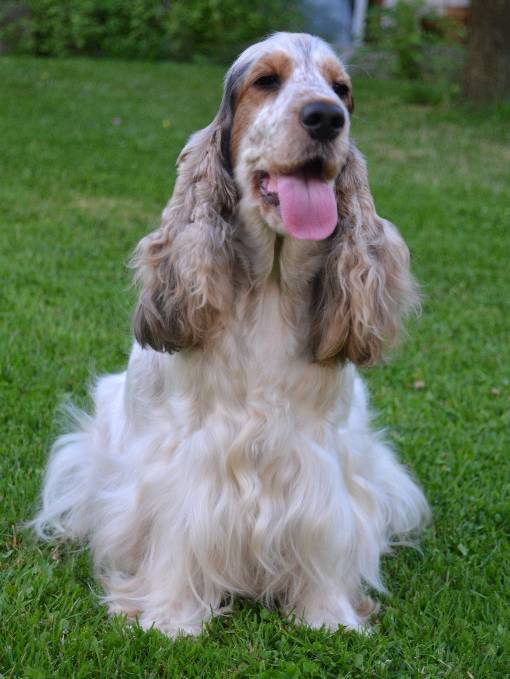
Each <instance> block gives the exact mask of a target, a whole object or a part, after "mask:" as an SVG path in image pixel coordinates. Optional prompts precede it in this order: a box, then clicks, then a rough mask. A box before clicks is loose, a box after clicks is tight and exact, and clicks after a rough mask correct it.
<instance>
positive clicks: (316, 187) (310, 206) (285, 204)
mask: <svg viewBox="0 0 510 679" xmlns="http://www.w3.org/2000/svg"><path fill="white" fill-rule="evenodd" d="M255 181H256V186H257V190H258V192H259V194H260V196H261V198H262V202H263V204H264V205H266V206H270V207H272V208H275V209H276V210H277V211H278V214H279V217H280V218H281V221H282V223H283V227H284V229H285V231H286V232H287V233H288V234H290V235H291V236H293V237H294V238H297V239H299V240H323V239H324V238H327V237H328V236H330V235H331V234H332V233H333V231H334V230H335V227H336V224H337V221H338V211H337V205H336V196H335V190H334V181H333V179H332V178H331V168H329V167H328V166H326V164H325V163H324V161H323V160H322V159H320V158H317V159H314V160H312V161H309V162H307V163H304V164H303V165H300V166H298V167H296V168H294V169H291V170H289V169H287V168H286V169H285V170H284V171H275V172H266V171H259V172H257V173H256V176H255Z"/></svg>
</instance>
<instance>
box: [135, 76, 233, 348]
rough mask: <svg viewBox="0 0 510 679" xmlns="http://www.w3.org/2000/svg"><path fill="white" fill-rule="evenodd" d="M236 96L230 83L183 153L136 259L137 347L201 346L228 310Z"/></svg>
mask: <svg viewBox="0 0 510 679" xmlns="http://www.w3.org/2000/svg"><path fill="white" fill-rule="evenodd" d="M232 107H233V94H232V87H230V88H229V86H228V82H227V85H226V88H225V94H224V98H223V102H222V105H221V107H220V110H219V112H218V114H217V115H216V118H215V119H214V120H213V122H212V123H211V124H210V125H209V126H208V127H206V128H205V129H203V130H201V131H199V132H197V133H196V134H194V135H193V136H192V137H191V138H190V140H189V142H188V144H187V145H186V146H185V148H184V149H183V151H182V152H181V154H180V156H179V158H178V160H177V165H178V176H177V181H176V185H175V189H174V193H173V196H172V198H171V200H170V202H169V203H168V205H167V207H166V208H165V210H164V212H163V216H162V223H161V227H160V228H159V229H158V230H157V231H155V232H154V233H152V234H150V235H149V236H147V237H146V238H144V239H143V240H142V241H141V242H140V243H139V245H138V247H137V249H136V251H135V255H134V265H135V267H136V269H137V272H136V277H135V278H136V280H137V282H138V283H139V284H140V286H141V290H140V297H139V301H138V305H137V308H136V310H135V314H134V319H133V330H134V334H135V337H136V339H137V340H138V342H139V343H140V344H141V345H142V346H147V345H148V346H151V347H152V348H153V349H156V350H157V351H168V352H174V351H179V350H181V349H186V348H190V347H198V346H201V345H203V343H204V341H205V340H206V339H207V338H208V337H210V336H211V335H212V334H213V333H214V332H215V331H217V330H218V329H219V328H220V327H221V325H222V320H224V317H225V315H226V314H227V313H228V310H229V309H230V308H231V304H232V298H233V284H232V277H233V273H234V266H235V253H234V246H233V233H232V231H233V227H232V224H231V215H232V213H233V210H234V207H235V204H236V202H237V193H236V188H235V185H234V182H233V179H232V176H231V174H230V160H229V155H228V154H229V134H230V128H231V124H232V115H233V113H232Z"/></svg>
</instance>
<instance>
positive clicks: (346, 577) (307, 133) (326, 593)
mask: <svg viewBox="0 0 510 679" xmlns="http://www.w3.org/2000/svg"><path fill="white" fill-rule="evenodd" d="M352 111H353V97H352V85H351V81H350V79H349V76H348V75H347V73H346V71H345V69H344V67H343V65H342V63H341V62H340V61H339V60H338V58H337V57H336V56H335V53H334V52H333V51H332V49H331V48H330V47H329V46H328V45H327V44H326V43H324V42H323V41H322V40H321V39H319V38H316V37H312V36H310V35H306V34H293V33H277V34H275V35H272V36H271V37H269V38H267V39H265V40H263V41H262V42H260V43H258V44H255V45H252V46H251V47H249V48H248V49H246V50H245V51H244V52H243V53H242V54H241V56H240V57H239V58H238V59H237V60H236V61H235V63H234V64H233V66H232V67H231V68H230V70H229V71H228V73H227V75H226V78H225V83H224V93H223V100H222V102H221V105H220V108H219V111H218V113H217V115H216V117H215V118H214V120H213V121H212V123H211V124H210V125H209V126H208V127H206V128H205V129H203V130H201V131H199V132H197V133H196V134H194V135H193V136H192V137H191V138H190V140H189V142H188V143H187V145H186V146H185V148H184V149H183V151H182V152H181V154H180V156H179V158H178V161H177V163H178V177H177V181H176V185H175V189H174V192H173V196H172V198H171V200H170V201H169V203H168V205H167V207H166V208H165V210H164V211H163V215H162V223H161V227H160V228H159V229H158V230H156V231H155V232H153V233H151V234H150V235H148V236H146V237H145V238H144V239H143V240H142V241H141V242H140V244H139V245H138V247H137V249H136V251H135V256H134V262H135V266H136V279H137V281H138V284H139V286H140V295H139V301H138V304H137V307H136V311H135V314H134V321H133V328H134V337H135V342H134V344H133V348H132V352H131V355H130V358H129V363H128V367H127V371H126V372H123V373H120V374H116V375H110V376H106V377H102V378H100V379H99V381H98V382H97V386H96V387H95V391H94V394H93V398H94V403H95V411H94V414H93V415H91V416H88V415H85V414H79V415H78V416H77V420H78V424H77V426H76V427H75V429H76V431H75V432H74V433H69V434H65V435H63V436H61V437H60V438H59V439H58V440H57V442H56V443H55V445H54V448H53V451H52V454H51V457H50V460H49V464H48V468H47V471H46V476H45V481H44V487H43V493H42V506H41V509H40V511H39V513H38V515H37V516H36V518H35V519H34V521H33V525H34V528H35V530H36V531H37V533H38V534H39V535H40V536H42V537H44V538H47V539H69V540H76V541H80V542H82V543H86V544H87V545H88V546H89V548H90V550H91V552H92V555H93V560H94V564H95V570H96V573H97V576H98V578H99V579H100V581H101V583H102V586H103V588H104V591H105V596H104V599H105V601H106V602H107V604H108V606H109V610H110V612H112V613H119V614H123V615H125V616H127V617H128V618H136V619H138V621H139V623H140V624H141V625H142V627H144V628H150V627H152V626H154V627H156V628H157V629H159V630H161V631H162V632H163V633H164V634H167V635H169V636H171V637H173V636H176V635H178V634H199V633H200V632H201V631H202V629H203V624H204V623H205V622H206V621H208V620H209V619H210V618H211V617H212V616H215V615H219V614H222V613H225V612H228V611H229V610H231V606H232V602H233V599H234V597H243V598H249V599H252V600H256V601H261V602H263V603H264V604H265V605H267V606H275V605H277V606H279V607H280V608H281V610H282V611H283V612H284V613H285V614H289V615H292V616H295V619H296V620H297V621H298V622H300V623H303V624H306V625H309V626H311V627H316V628H320V627H326V628H327V629H331V630H336V629H337V628H338V627H340V626H343V627H344V628H347V629H349V630H362V629H364V627H365V626H366V625H367V619H368V617H369V615H370V613H371V611H372V610H373V607H374V604H373V603H372V602H371V600H370V599H369V597H368V596H367V590H368V588H372V589H375V590H384V585H383V582H382V580H381V575H380V559H381V556H382V555H383V554H385V553H387V552H388V551H389V550H390V549H391V546H392V544H395V543H396V542H397V541H399V542H401V541H402V540H406V539H407V540H409V539H410V537H411V536H412V535H413V534H415V533H416V532H417V531H418V530H419V529H420V528H421V527H422V525H423V523H424V521H426V519H427V516H428V508H427V503H426V500H425V498H424V495H423V493H422V491H421V490H420V488H419V487H418V485H417V484H416V482H415V481H413V479H412V478H411V476H410V474H409V473H408V472H407V471H406V469H405V468H404V467H403V466H402V465H401V464H400V463H399V462H398V461H397V459H396V457H395V455H394V453H393V452H392V450H391V449H390V447H389V446H388V445H387V444H386V443H385V442H384V441H383V440H382V438H381V436H380V435H379V434H378V433H377V432H375V431H373V430H372V428H371V424H370V413H369V409H368V401H367V393H366V389H365V386H364V384H363V382H362V379H361V378H360V376H359V374H358V371H357V367H358V366H370V365H373V364H374V363H376V362H377V361H379V360H380V359H381V357H383V356H384V354H385V351H386V350H388V349H389V348H391V347H392V346H393V345H394V344H395V343H396V340H397V338H398V335H399V329H400V327H401V324H402V319H403V317H404V316H405V315H406V314H407V313H409V312H411V311H413V310H414V309H415V308H416V305H417V304H418V294H417V286H416V284H415V282H414V280H413V278H412V276H411V274H410V271H409V252H408V249H407V247H406V245H405V243H404V241H403V240H402V238H401V236H400V235H399V233H398V231H397V229H396V228H395V227H394V226H393V225H392V224H390V223H389V222H388V221H386V220H384V219H382V218H380V217H379V216H378V215H377V214H376V212H375V208H374V203H373V199H372V196H371V193H370V189H369V186H368V180H367V172H366V167H365V162H364V160H363V158H362V156H361V154H360V153H359V151H358V150H357V149H356V147H355V145H354V144H353V142H352V141H351V140H350V136H349V131H350V117H351V114H352Z"/></svg>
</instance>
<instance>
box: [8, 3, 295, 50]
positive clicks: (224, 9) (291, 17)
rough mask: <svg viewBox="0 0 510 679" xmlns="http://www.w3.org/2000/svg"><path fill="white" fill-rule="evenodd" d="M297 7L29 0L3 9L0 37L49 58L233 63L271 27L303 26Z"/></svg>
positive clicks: (10, 46)
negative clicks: (78, 56)
mask: <svg viewBox="0 0 510 679" xmlns="http://www.w3.org/2000/svg"><path fill="white" fill-rule="evenodd" d="M296 8H297V0H251V2H250V3H241V2H239V0H23V1H18V2H8V3H6V4H4V5H3V7H2V8H1V9H0V41H1V42H2V43H3V45H4V46H5V47H6V48H7V49H8V50H9V51H13V52H23V53H31V54H39V55H50V56H63V55H73V54H89V55H94V56H101V55H106V56H113V57H122V58H147V59H164V58H167V57H173V58H177V59H187V60H190V59H195V58H208V59H213V60H216V61H229V60H230V59H231V58H232V57H233V56H235V55H236V54H237V53H238V52H239V51H240V50H241V49H242V48H244V47H245V46H246V45H247V44H249V43H250V42H252V41H253V40H256V39H258V38H260V37H261V36H263V35H264V34H266V33H268V32H269V31H270V30H275V29H284V28H294V27H296V26H298V23H299V21H298V16H299V15H298V12H297V9H296ZM5 47H4V48H5Z"/></svg>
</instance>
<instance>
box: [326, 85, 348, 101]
mask: <svg viewBox="0 0 510 679" xmlns="http://www.w3.org/2000/svg"><path fill="white" fill-rule="evenodd" d="M331 87H332V88H333V92H334V93H335V94H336V95H337V97H340V99H343V98H344V97H347V96H348V95H349V92H350V89H349V86H348V85H345V84H344V83H333V85H332V86H331Z"/></svg>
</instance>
